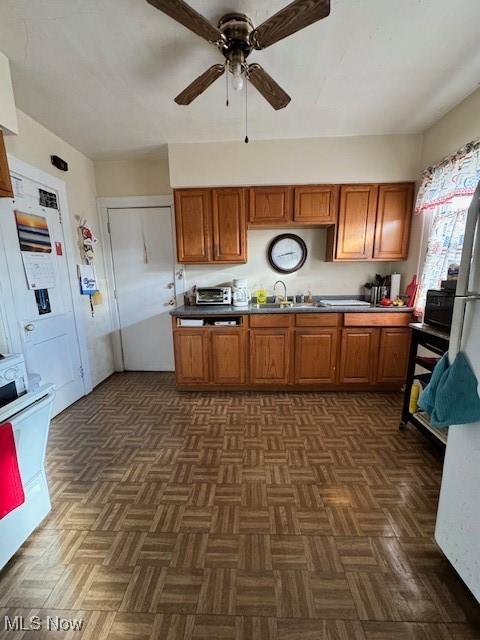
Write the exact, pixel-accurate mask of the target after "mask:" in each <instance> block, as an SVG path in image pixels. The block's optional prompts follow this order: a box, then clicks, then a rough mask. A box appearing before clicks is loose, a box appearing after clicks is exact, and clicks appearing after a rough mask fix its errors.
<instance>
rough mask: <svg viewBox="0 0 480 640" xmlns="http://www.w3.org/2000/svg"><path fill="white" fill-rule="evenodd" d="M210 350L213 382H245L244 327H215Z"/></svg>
mask: <svg viewBox="0 0 480 640" xmlns="http://www.w3.org/2000/svg"><path fill="white" fill-rule="evenodd" d="M210 350H211V369H212V375H211V382H212V383H213V384H243V383H244V382H245V370H246V362H245V360H246V356H245V333H244V331H243V329H232V328H227V329H213V330H212V336H211V345H210Z"/></svg>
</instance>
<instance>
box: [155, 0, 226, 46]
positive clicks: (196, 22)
mask: <svg viewBox="0 0 480 640" xmlns="http://www.w3.org/2000/svg"><path fill="white" fill-rule="evenodd" d="M147 2H148V3H149V4H151V5H152V6H154V7H156V8H157V9H160V11H162V12H163V13H166V14H167V16H170V18H173V19H174V20H176V21H177V22H180V24H183V26H184V27H187V29H190V31H193V32H194V33H196V34H197V36H200V37H201V38H205V40H208V42H218V41H219V40H223V39H224V37H223V34H222V32H221V31H220V29H217V27H214V26H213V24H210V22H209V21H208V20H207V19H206V18H204V17H203V16H202V15H201V14H200V13H198V11H195V9H193V8H192V7H191V6H190V5H189V4H187V3H186V2H184V1H183V0H147Z"/></svg>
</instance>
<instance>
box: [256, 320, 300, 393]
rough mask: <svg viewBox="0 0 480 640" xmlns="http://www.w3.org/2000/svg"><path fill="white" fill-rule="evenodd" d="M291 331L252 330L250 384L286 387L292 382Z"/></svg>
mask: <svg viewBox="0 0 480 640" xmlns="http://www.w3.org/2000/svg"><path fill="white" fill-rule="evenodd" d="M290 336H291V332H290V330H289V329H251V330H250V383H251V384H262V385H268V384H272V385H284V384H288V383H289V382H290V351H291V340H290Z"/></svg>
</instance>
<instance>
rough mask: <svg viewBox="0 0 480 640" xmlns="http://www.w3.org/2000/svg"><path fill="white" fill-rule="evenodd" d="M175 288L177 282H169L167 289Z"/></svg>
mask: <svg viewBox="0 0 480 640" xmlns="http://www.w3.org/2000/svg"><path fill="white" fill-rule="evenodd" d="M174 286H175V282H169V283H168V284H167V289H173V287H174Z"/></svg>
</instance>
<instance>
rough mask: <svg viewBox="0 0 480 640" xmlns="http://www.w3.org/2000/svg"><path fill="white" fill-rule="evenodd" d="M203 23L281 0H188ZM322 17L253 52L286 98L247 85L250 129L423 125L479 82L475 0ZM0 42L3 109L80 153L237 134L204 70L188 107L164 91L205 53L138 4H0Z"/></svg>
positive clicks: (113, 153) (116, 153)
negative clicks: (204, 82)
mask: <svg viewBox="0 0 480 640" xmlns="http://www.w3.org/2000/svg"><path fill="white" fill-rule="evenodd" d="M190 1H191V4H192V6H193V7H195V8H196V9H197V10H198V11H200V12H201V13H203V14H204V15H205V16H206V17H207V18H209V19H210V20H212V22H216V21H217V20H218V18H219V17H220V16H221V15H222V14H224V13H226V12H228V11H232V10H239V11H242V12H245V13H247V14H248V15H250V16H251V17H252V18H253V20H254V22H255V23H256V24H259V23H260V22H262V21H263V20H264V19H266V18H267V17H268V16H269V15H271V14H272V13H275V11H278V9H279V8H281V7H283V6H285V5H286V4H288V0H190ZM331 4H332V12H331V15H330V16H329V17H328V18H327V19H325V20H323V21H321V22H318V23H317V24H315V25H312V26H310V27H308V28H307V29H305V30H304V31H301V32H299V33H297V34H295V35H294V36H291V37H290V38H288V39H286V40H283V41H281V42H279V43H277V44H276V45H273V46H272V47H271V48H269V49H268V50H265V51H259V52H254V53H253V54H252V56H251V57H250V59H249V60H250V61H251V62H252V61H258V62H261V64H262V65H263V66H264V67H265V68H266V69H267V71H268V72H269V73H270V74H271V75H273V76H274V78H275V79H276V80H277V81H278V82H279V83H280V84H281V85H282V86H283V87H284V88H285V89H286V91H287V92H289V93H290V95H291V96H292V102H291V104H290V105H289V106H288V107H287V108H286V109H284V110H283V111H280V112H275V111H274V110H273V109H272V108H271V107H270V106H269V105H268V103H266V102H265V101H264V100H263V99H262V98H261V97H260V96H259V95H258V94H257V93H256V91H255V89H253V88H251V90H250V91H249V111H250V117H249V121H250V125H249V129H250V137H251V138H256V139H270V138H303V137H309V138H310V137H320V136H344V135H361V134H385V133H415V132H420V131H423V130H424V129H425V128H427V127H428V126H429V125H430V124H432V123H433V122H435V121H436V120H437V119H438V118H439V117H440V116H441V115H443V114H444V113H445V112H446V111H448V110H449V109H450V108H451V107H452V106H454V105H455V104H457V103H458V102H460V101H461V100H462V99H463V98H464V97H465V96H467V95H468V94H470V93H471V92H472V91H474V90H475V89H476V88H477V86H478V84H479V82H480V47H478V25H479V24H480V2H479V0H331ZM0 16H1V20H0V50H3V51H4V53H5V54H6V55H7V56H8V57H9V58H10V60H11V65H12V75H13V82H14V87H15V93H16V100H17V105H18V107H19V108H20V109H22V110H23V111H25V112H26V113H28V114H29V115H30V116H32V117H33V118H35V119H36V120H38V121H40V122H41V123H43V124H44V125H45V126H47V127H48V128H49V129H51V130H52V131H54V132H55V133H57V134H58V135H60V136H61V137H62V138H64V139H65V140H67V141H68V142H70V143H71V144H73V145H74V146H75V147H77V148H78V149H80V150H81V151H83V152H84V153H86V154H87V155H89V156H91V157H119V158H120V157H135V156H136V155H140V154H142V155H145V154H152V153H153V154H154V153H156V152H157V151H158V152H160V150H161V148H162V145H165V143H168V142H202V141H215V140H236V139H243V136H244V121H243V120H244V105H243V103H242V95H234V96H233V97H232V100H231V106H230V107H229V108H228V109H226V107H225V82H224V81H222V79H220V80H218V81H217V82H216V84H214V85H213V86H212V87H210V89H208V90H207V92H206V93H205V94H203V95H202V96H201V97H200V98H198V99H197V100H196V101H195V102H194V103H193V104H192V105H191V106H189V107H179V106H177V105H176V104H175V103H174V102H173V98H174V96H175V95H177V94H178V93H179V92H180V91H181V90H182V89H183V88H184V87H185V86H186V85H187V84H189V83H190V82H191V81H192V80H193V79H194V78H195V77H196V76H197V75H199V74H200V73H201V72H203V71H204V70H205V69H206V68H207V67H208V66H210V65H211V64H213V63H215V62H221V61H222V57H221V55H220V54H219V52H218V51H217V50H216V49H215V47H213V46H212V45H209V44H208V43H207V42H205V41H203V40H202V39H200V38H199V37H198V36H196V35H195V34H193V33H191V32H189V31H188V30H186V29H185V28H184V27H182V26H181V25H178V24H177V23H175V22H174V21H173V20H171V19H170V18H168V17H167V16H165V15H163V14H162V13H160V12H159V11H157V10H156V9H154V8H153V7H151V6H150V5H148V4H147V3H146V2H145V1H144V0H0Z"/></svg>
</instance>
